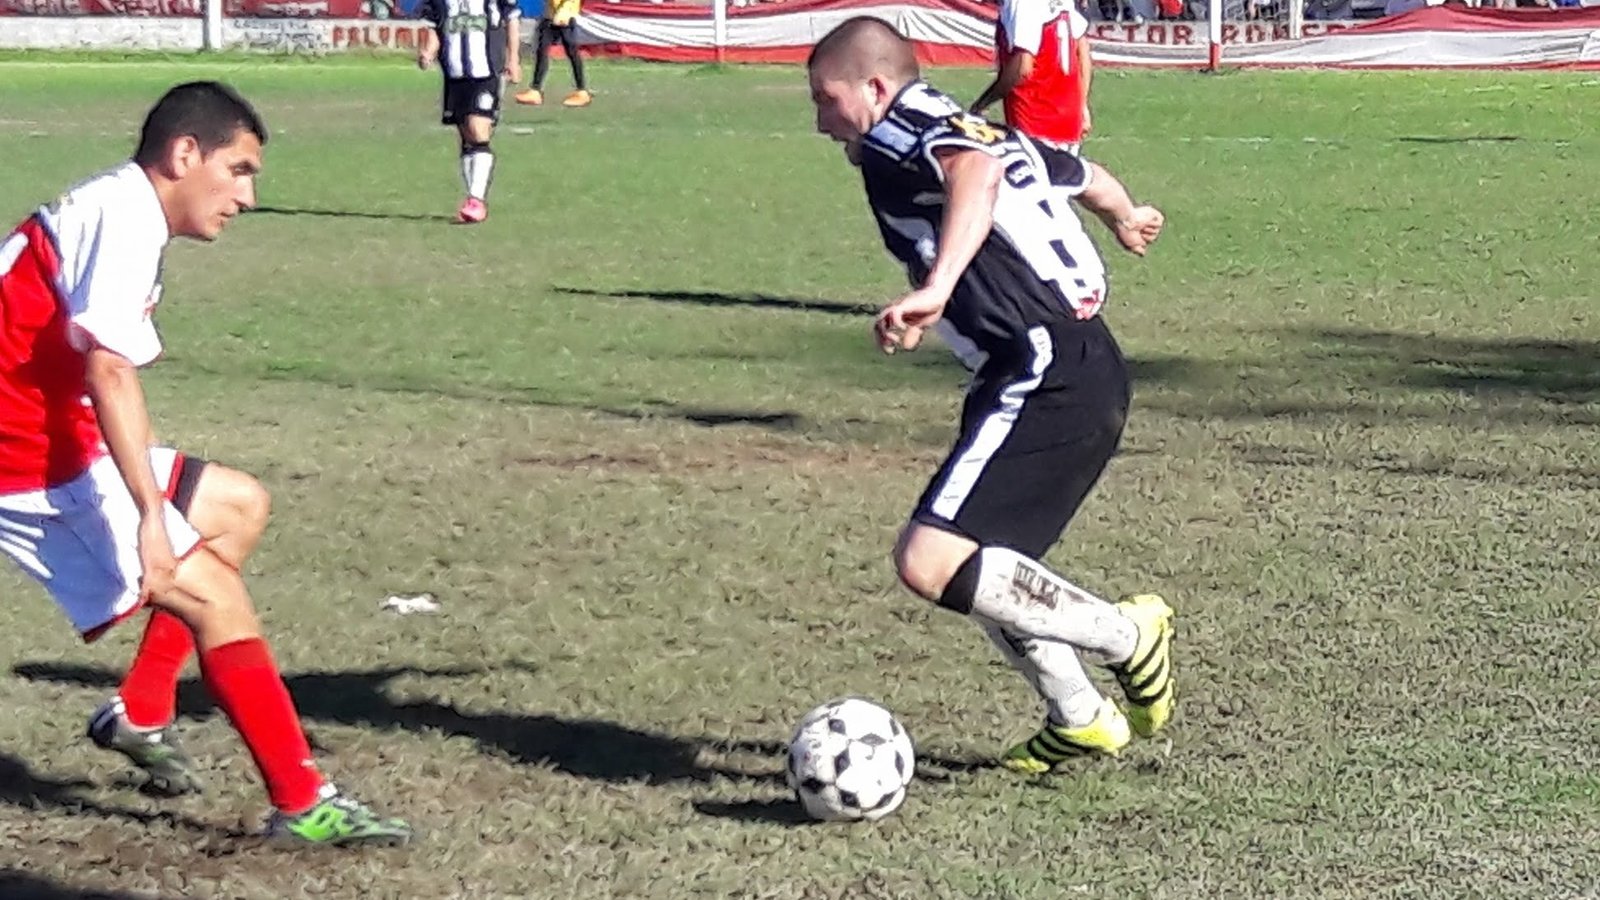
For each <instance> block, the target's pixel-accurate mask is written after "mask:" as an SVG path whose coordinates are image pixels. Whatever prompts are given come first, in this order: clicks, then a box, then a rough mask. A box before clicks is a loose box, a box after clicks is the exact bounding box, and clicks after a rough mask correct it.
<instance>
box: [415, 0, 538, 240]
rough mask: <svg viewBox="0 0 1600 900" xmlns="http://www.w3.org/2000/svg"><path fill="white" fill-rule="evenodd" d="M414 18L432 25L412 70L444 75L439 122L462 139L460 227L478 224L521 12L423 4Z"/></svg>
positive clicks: (516, 71) (476, 3)
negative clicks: (435, 67) (464, 191)
mask: <svg viewBox="0 0 1600 900" xmlns="http://www.w3.org/2000/svg"><path fill="white" fill-rule="evenodd" d="M417 16H418V17H419V18H423V19H427V20H428V21H429V22H432V23H433V29H432V30H431V31H424V32H423V36H422V41H421V44H420V46H419V47H418V48H417V66H418V67H419V68H422V69H427V68H429V67H431V66H432V65H433V64H434V63H435V62H437V63H438V64H439V70H440V71H441V72H442V73H443V74H444V110H443V121H444V124H446V125H454V126H456V130H457V131H458V132H459V133H460V135H461V181H462V183H463V184H464V185H465V186H466V189H467V198H466V199H465V200H464V201H462V203H461V208H460V209H459V210H458V211H457V212H456V219H457V221H460V222H482V221H483V220H484V219H486V218H488V216H489V208H488V206H487V205H486V201H487V200H488V196H489V183H490V181H491V180H492V178H493V175H494V151H493V150H491V149H490V147H489V140H490V138H491V137H492V136H493V135H494V126H495V123H496V122H498V121H499V120H500V94H501V91H502V88H503V86H504V82H502V81H501V78H506V79H509V80H510V81H511V82H512V83H513V84H514V83H516V82H518V81H521V80H522V64H521V61H520V59H519V58H518V44H519V41H520V40H521V37H520V33H519V23H520V21H521V13H520V12H519V11H518V9H517V3H516V0H422V3H421V5H420V6H419V7H418V8H417Z"/></svg>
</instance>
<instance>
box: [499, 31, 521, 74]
mask: <svg viewBox="0 0 1600 900" xmlns="http://www.w3.org/2000/svg"><path fill="white" fill-rule="evenodd" d="M502 74H503V75H505V78H506V80H507V81H509V82H511V83H512V84H516V83H517V82H519V81H521V80H522V17H521V16H512V17H511V18H509V19H507V20H506V70H505V72H503V73H502Z"/></svg>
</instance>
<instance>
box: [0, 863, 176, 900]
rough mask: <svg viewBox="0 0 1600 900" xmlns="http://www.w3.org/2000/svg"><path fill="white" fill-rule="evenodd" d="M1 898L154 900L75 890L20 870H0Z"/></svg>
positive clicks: (144, 895) (123, 894)
mask: <svg viewBox="0 0 1600 900" xmlns="http://www.w3.org/2000/svg"><path fill="white" fill-rule="evenodd" d="M0 897H13V898H16V900H154V898H152V897H150V896H149V895H146V894H130V893H128V892H127V891H96V890H90V889H87V888H75V887H71V886H68V885H64V884H61V883H59V882H55V881H52V880H50V879H49V878H45V877H43V876H40V875H35V874H33V873H31V872H23V871H21V870H19V869H0Z"/></svg>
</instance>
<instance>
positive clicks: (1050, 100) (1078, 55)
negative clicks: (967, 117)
mask: <svg viewBox="0 0 1600 900" xmlns="http://www.w3.org/2000/svg"><path fill="white" fill-rule="evenodd" d="M1088 35H1089V21H1088V20H1087V19H1085V18H1084V17H1083V16H1082V15H1081V14H1079V12H1078V10H1077V9H1076V8H1075V7H1074V6H1073V5H1072V0H1003V2H1002V3H1001V4H1000V17H999V19H998V20H997V21H996V22H995V33H994V40H995V64H996V65H997V66H998V67H999V72H998V73H997V74H996V75H995V79H994V81H992V82H990V84H989V86H988V87H987V88H985V89H984V91H983V93H982V94H980V95H978V99H977V100H976V101H974V102H973V104H972V111H973V112H974V113H978V114H979V115H981V114H982V113H983V111H984V110H986V109H988V108H989V107H990V106H993V105H994V102H995V101H996V100H1002V101H1004V107H1005V113H1006V124H1008V125H1010V126H1011V127H1012V128H1016V129H1018V130H1020V131H1021V132H1022V133H1023V134H1026V135H1028V136H1029V137H1031V138H1033V139H1034V140H1036V141H1039V142H1041V143H1044V144H1047V145H1049V146H1051V147H1054V148H1056V149H1060V150H1069V151H1071V152H1073V153H1076V152H1078V149H1079V148H1080V147H1081V146H1082V144H1083V139H1084V138H1085V137H1087V136H1088V134H1089V127H1090V116H1089V82H1090V79H1091V77H1092V74H1093V64H1092V62H1091V61H1090V58H1089V36H1088Z"/></svg>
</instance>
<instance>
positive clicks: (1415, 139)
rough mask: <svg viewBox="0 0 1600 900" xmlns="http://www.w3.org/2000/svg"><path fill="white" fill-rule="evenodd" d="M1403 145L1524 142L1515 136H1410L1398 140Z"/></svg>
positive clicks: (1403, 136)
mask: <svg viewBox="0 0 1600 900" xmlns="http://www.w3.org/2000/svg"><path fill="white" fill-rule="evenodd" d="M1395 140H1398V141H1399V142H1401V143H1402V144H1510V143H1514V142H1516V141H1520V140H1522V138H1521V137H1519V136H1517V135H1514V134H1467V135H1455V136H1449V135H1432V134H1408V135H1402V136H1401V137H1398V138H1396V139H1395Z"/></svg>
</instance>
